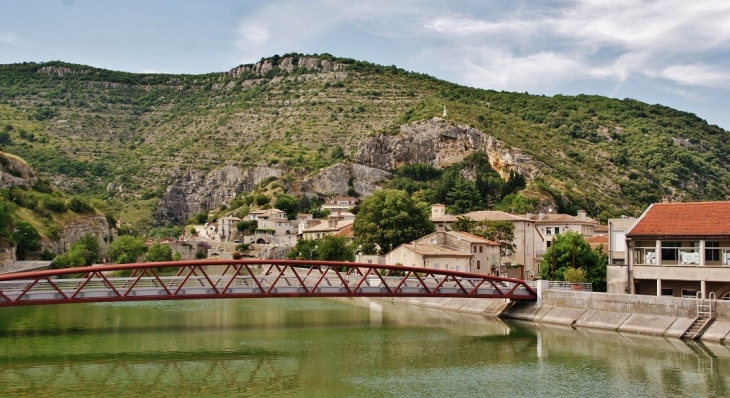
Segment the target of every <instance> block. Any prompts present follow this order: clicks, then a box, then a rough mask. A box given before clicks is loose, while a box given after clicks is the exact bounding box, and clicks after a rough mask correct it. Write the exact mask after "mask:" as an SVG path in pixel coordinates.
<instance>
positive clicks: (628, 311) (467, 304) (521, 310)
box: [392, 290, 730, 342]
mask: <svg viewBox="0 0 730 398" xmlns="http://www.w3.org/2000/svg"><path fill="white" fill-rule="evenodd" d="M392 301H394V302H403V303H407V304H412V305H418V306H423V307H432V308H439V309H443V310H451V311H459V312H468V313H474V314H481V315H485V316H499V317H504V318H512V319H520V320H526V321H532V322H540V323H551V324H561V325H570V326H576V327H583V328H593V329H604V330H614V331H618V332H621V333H624V334H643V335H658V336H665V337H674V338H679V337H681V336H682V334H684V332H685V331H686V330H687V329H688V328H689V327H690V325H691V324H692V322H693V321H694V318H695V317H696V316H697V315H696V314H697V301H696V300H694V299H682V298H674V297H656V296H642V295H628V294H608V293H594V292H579V291H560V290H545V291H543V297H542V305H539V304H537V303H533V302H509V301H505V300H502V299H470V298H423V297H414V298H395V299H392ZM726 339H730V302H726V301H716V315H715V321H714V323H713V324H712V325H710V327H709V328H708V329H707V331H706V332H705V333H704V334H703V336H702V340H709V341H717V342H723V341H725V340H726ZM728 341H730V340H728Z"/></svg>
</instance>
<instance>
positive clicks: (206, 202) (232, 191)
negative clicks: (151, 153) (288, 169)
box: [155, 165, 284, 223]
mask: <svg viewBox="0 0 730 398" xmlns="http://www.w3.org/2000/svg"><path fill="white" fill-rule="evenodd" d="M282 175H284V172H283V170H282V169H280V168H277V167H268V166H256V167H253V168H251V169H247V170H243V169H241V168H239V167H236V166H233V165H226V166H223V167H221V168H219V169H216V170H213V171H211V172H209V173H207V174H205V173H204V172H201V171H198V170H191V171H188V172H187V173H185V175H183V177H182V178H180V179H178V180H177V181H175V182H174V183H173V184H172V185H170V186H169V187H168V188H167V191H166V192H165V194H164V195H163V196H162V199H160V202H159V204H158V205H157V211H156V214H155V217H156V219H157V221H158V222H160V223H165V222H167V221H173V222H175V223H179V222H184V221H185V220H187V219H188V218H190V216H192V215H194V214H197V213H200V212H201V211H206V210H210V209H212V208H214V207H217V206H219V205H220V204H221V203H226V202H227V201H229V200H231V199H233V198H234V197H236V195H238V194H240V193H241V192H244V191H249V190H251V189H252V188H253V187H254V185H256V184H257V183H259V182H261V181H262V180H265V179H267V178H269V177H280V176H282Z"/></svg>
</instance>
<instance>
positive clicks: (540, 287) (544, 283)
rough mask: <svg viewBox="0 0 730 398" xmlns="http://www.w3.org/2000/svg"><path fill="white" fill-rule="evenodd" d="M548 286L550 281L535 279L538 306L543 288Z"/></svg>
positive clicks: (545, 288)
mask: <svg viewBox="0 0 730 398" xmlns="http://www.w3.org/2000/svg"><path fill="white" fill-rule="evenodd" d="M548 287H550V281H544V280H539V281H537V305H538V306H540V307H542V294H543V292H544V291H545V290H548Z"/></svg>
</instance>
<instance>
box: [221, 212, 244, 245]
mask: <svg viewBox="0 0 730 398" xmlns="http://www.w3.org/2000/svg"><path fill="white" fill-rule="evenodd" d="M239 221H241V219H240V218H238V217H233V216H226V217H221V218H220V219H219V220H218V236H220V237H221V239H222V240H224V241H230V240H231V236H233V235H235V234H236V232H237V227H238V222H239Z"/></svg>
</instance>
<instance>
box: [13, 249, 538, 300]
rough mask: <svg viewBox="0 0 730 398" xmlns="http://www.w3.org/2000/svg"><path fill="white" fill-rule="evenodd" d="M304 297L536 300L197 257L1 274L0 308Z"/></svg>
mask: <svg viewBox="0 0 730 398" xmlns="http://www.w3.org/2000/svg"><path fill="white" fill-rule="evenodd" d="M211 265H213V266H221V265H223V266H225V270H223V271H222V272H220V269H219V268H213V269H208V268H207V267H208V266H211ZM254 266H256V267H259V266H263V267H266V266H268V268H267V269H266V270H265V271H263V272H254V271H253V270H252V268H251V267H254ZM163 270H165V272H164V273H169V272H175V271H177V274H176V275H174V276H172V275H165V274H164V273H163V272H162V271H163ZM120 271H123V272H128V273H131V275H130V276H128V277H120V276H116V275H115V273H116V274H118V273H119V272H120ZM80 274H83V276H80ZM113 275H114V276H113ZM69 276H71V278H68V277H69ZM79 276H80V277H79ZM307 296H308V297H386V296H400V297H472V298H506V299H513V300H535V299H536V298H537V296H536V293H535V291H534V290H533V289H531V288H530V287H529V286H527V285H526V283H525V281H522V280H517V279H509V278H500V277H493V276H488V275H482V274H470V273H464V272H455V271H447V270H435V269H425V268H415V267H404V266H393V265H373V264H361V263H350V262H333V261H296V260H194V261H177V262H164V263H142V264H119V265H105V266H93V267H81V268H75V269H62V270H47V271H36V272H26V273H18V274H11V275H0V307H3V306H12V305H34V304H62V303H78V302H99V301H134V300H171V299H201V298H246V297H248V298H254V297H259V298H261V297H307Z"/></svg>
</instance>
